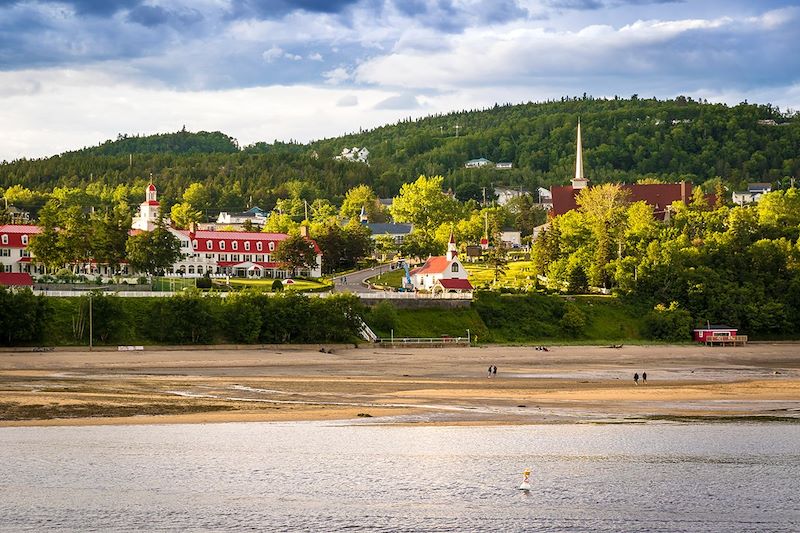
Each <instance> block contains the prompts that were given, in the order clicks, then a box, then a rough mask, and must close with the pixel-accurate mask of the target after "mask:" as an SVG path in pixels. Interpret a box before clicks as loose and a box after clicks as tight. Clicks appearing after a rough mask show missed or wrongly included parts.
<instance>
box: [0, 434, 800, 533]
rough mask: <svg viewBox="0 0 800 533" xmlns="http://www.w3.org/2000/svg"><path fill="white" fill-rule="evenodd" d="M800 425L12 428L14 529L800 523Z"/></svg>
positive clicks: (2, 525)
mask: <svg viewBox="0 0 800 533" xmlns="http://www.w3.org/2000/svg"><path fill="white" fill-rule="evenodd" d="M799 437H800V425H787V424H708V425H703V424H696V425H682V424H666V423H665V424H642V425H639V424H630V425H577V424H575V425H552V426H548V425H538V426H514V427H402V426H376V425H369V424H357V425H349V424H330V423H327V424H326V423H293V424H277V423H264V424H259V423H248V424H213V425H169V426H158V425H151V426H100V427H83V428H80V427H54V428H4V429H0V461H2V468H0V530H3V531H26V530H43V529H47V530H50V531H59V530H69V531H73V530H80V531H108V530H114V531H132V530H150V531H152V530H160V531H163V530H176V531H205V530H216V531H218V530H257V531H323V532H327V531H341V530H347V531H362V530H363V531H393V532H394V531H587V530H595V531H637V530H638V531H800V446H798V442H800V438H799ZM525 467H531V468H532V470H533V475H532V476H531V478H532V482H533V483H532V485H533V490H531V491H530V492H529V493H525V492H523V491H519V490H517V488H516V487H517V486H518V485H519V483H520V481H521V475H520V473H521V472H522V470H523V469H524V468H525Z"/></svg>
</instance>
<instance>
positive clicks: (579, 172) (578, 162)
mask: <svg viewBox="0 0 800 533" xmlns="http://www.w3.org/2000/svg"><path fill="white" fill-rule="evenodd" d="M577 144H578V149H577V150H576V153H575V179H576V180H580V179H583V147H582V146H581V119H578V143H577Z"/></svg>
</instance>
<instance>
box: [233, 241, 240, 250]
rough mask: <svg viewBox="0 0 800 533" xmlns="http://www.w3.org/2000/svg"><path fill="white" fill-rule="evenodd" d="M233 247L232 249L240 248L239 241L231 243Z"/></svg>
mask: <svg viewBox="0 0 800 533" xmlns="http://www.w3.org/2000/svg"><path fill="white" fill-rule="evenodd" d="M231 249H232V250H238V249H239V241H233V242H232V243H231Z"/></svg>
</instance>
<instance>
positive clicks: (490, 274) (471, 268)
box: [464, 261, 536, 289]
mask: <svg viewBox="0 0 800 533" xmlns="http://www.w3.org/2000/svg"><path fill="white" fill-rule="evenodd" d="M464 267H465V268H466V269H467V272H469V280H470V282H471V283H472V285H473V287H476V288H490V287H491V288H493V289H496V288H500V287H509V288H515V289H517V288H519V289H528V288H530V287H532V286H533V284H534V279H535V278H536V275H535V274H534V273H533V262H532V261H509V262H508V264H507V265H506V273H505V274H504V275H501V276H500V279H499V280H498V282H497V284H496V285H495V284H494V269H492V268H491V267H490V266H489V265H487V264H486V263H484V262H481V263H464Z"/></svg>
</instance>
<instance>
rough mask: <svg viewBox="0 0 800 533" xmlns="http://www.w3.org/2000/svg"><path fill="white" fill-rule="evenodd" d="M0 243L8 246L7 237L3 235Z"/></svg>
mask: <svg viewBox="0 0 800 533" xmlns="http://www.w3.org/2000/svg"><path fill="white" fill-rule="evenodd" d="M0 242H2V243H3V244H8V235H5V234H3V237H2V241H0Z"/></svg>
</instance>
